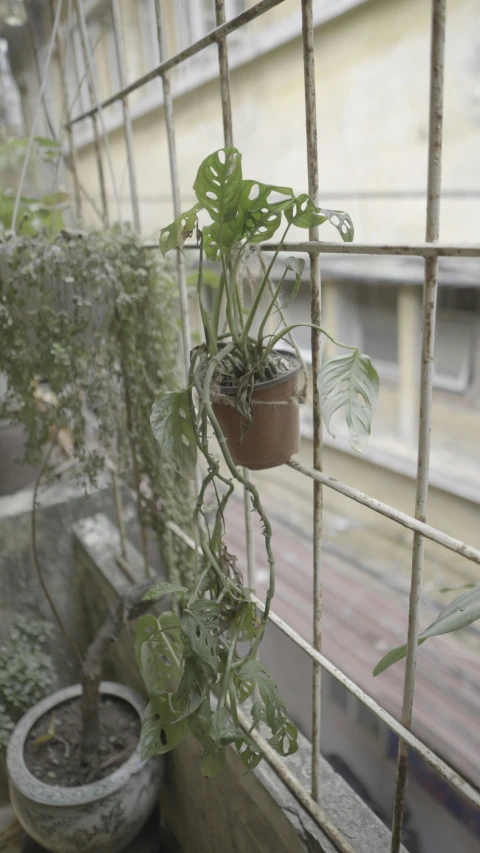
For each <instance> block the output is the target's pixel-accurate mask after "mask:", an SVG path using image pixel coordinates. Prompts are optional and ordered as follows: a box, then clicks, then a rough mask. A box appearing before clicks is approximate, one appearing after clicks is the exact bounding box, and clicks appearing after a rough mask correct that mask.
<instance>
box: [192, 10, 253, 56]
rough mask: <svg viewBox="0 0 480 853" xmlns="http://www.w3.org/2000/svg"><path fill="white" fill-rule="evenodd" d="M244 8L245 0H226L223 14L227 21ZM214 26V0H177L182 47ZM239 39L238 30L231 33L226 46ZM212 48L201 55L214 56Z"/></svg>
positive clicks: (235, 43)
mask: <svg viewBox="0 0 480 853" xmlns="http://www.w3.org/2000/svg"><path fill="white" fill-rule="evenodd" d="M245 8H246V0H226V2H225V15H226V19H227V21H228V20H230V19H231V18H234V17H236V15H239V14H240V13H241V12H243V11H244V10H245ZM215 26H216V19H215V0H178V6H177V27H178V32H179V35H180V38H179V41H180V44H181V46H182V47H185V46H186V45H188V44H192V43H193V42H195V41H198V39H201V38H202V36H204V35H206V34H207V33H209V32H210V31H211V30H213V29H215ZM243 37H244V33H243ZM241 39H242V33H241V32H240V31H238V32H235V33H232V34H231V35H230V36H229V39H228V46H229V47H230V48H235V46H236V45H238V44H239V42H240V41H241ZM212 48H213V50H212ZM212 48H207V49H206V50H205V51H204V54H202V56H204V57H206V58H209V57H213V56H216V49H215V45H212Z"/></svg>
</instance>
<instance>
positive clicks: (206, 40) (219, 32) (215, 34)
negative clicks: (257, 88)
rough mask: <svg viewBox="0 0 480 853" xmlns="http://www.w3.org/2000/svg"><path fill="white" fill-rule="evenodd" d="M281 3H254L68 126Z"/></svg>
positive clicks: (271, 0)
mask: <svg viewBox="0 0 480 853" xmlns="http://www.w3.org/2000/svg"><path fill="white" fill-rule="evenodd" d="M155 2H157V0H155ZM283 2H284V0H260V2H259V3H256V4H255V5H254V6H252V7H251V8H250V9H247V10H246V11H245V12H242V13H241V14H240V15H237V16H236V17H235V18H232V19H231V20H230V21H227V22H226V23H225V24H222V25H221V26H220V27H216V28H215V29H214V30H212V31H211V32H210V33H208V35H206V36H204V37H203V38H201V39H199V40H198V41H196V42H194V43H193V44H191V45H189V47H186V48H185V50H181V51H179V53H176V54H175V55H174V56H171V57H170V58H169V59H165V60H163V61H161V62H160V65H157V66H156V68H153V69H152V70H151V71H149V72H148V74H144V75H143V77H138V79H137V80H134V81H133V83H130V84H129V85H128V86H125V87H124V88H123V89H120V91H118V92H116V93H115V94H114V95H111V96H110V97H109V98H106V99H105V100H104V101H102V103H101V104H99V106H98V107H97V106H94V107H92V108H91V109H89V110H86V111H85V112H84V113H81V114H80V115H78V116H75V118H73V119H71V121H70V124H76V123H77V122H79V121H83V119H85V118H89V117H91V116H93V115H95V113H96V112H97V111H98V109H99V108H100V109H104V108H105V107H109V106H110V104H115V103H116V101H121V100H122V98H124V97H125V95H130V94H131V92H135V91H136V90H137V89H140V88H141V87H142V86H145V84H146V83H149V82H150V80H154V79H155V77H161V76H162V75H163V74H165V72H166V71H170V70H171V69H172V68H175V66H176V65H180V63H181V62H185V60H186V59H190V57H191V56H195V54H197V53H200V51H201V50H203V49H204V48H206V47H208V46H209V45H210V44H215V42H218V41H219V39H222V38H224V37H225V36H227V35H228V34H229V33H233V32H235V30H238V29H239V28H240V27H243V26H245V24H248V23H249V22H250V21H253V20H255V18H258V17H259V16H260V15H263V14H264V13H265V12H268V11H269V9H273V7H274V6H279V5H280V3H283Z"/></svg>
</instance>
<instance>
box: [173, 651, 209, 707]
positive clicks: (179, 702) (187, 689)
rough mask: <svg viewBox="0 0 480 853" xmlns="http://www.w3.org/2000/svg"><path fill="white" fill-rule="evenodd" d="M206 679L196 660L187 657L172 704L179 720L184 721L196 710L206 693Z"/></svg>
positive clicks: (207, 684) (207, 685)
mask: <svg viewBox="0 0 480 853" xmlns="http://www.w3.org/2000/svg"><path fill="white" fill-rule="evenodd" d="M208 687H209V683H208V679H207V677H206V675H205V672H204V671H203V669H202V668H201V667H200V666H199V665H198V662H197V660H196V658H194V657H192V656H191V655H187V657H186V658H185V666H184V668H183V675H182V678H181V681H180V684H179V685H178V690H177V692H176V693H175V696H173V699H172V702H173V705H174V707H175V709H176V710H177V711H178V713H179V717H178V719H179V720H184V719H185V718H186V717H189V716H190V714H193V713H194V712H195V711H197V710H198V708H199V707H200V705H201V704H202V702H203V701H204V700H205V697H206V695H207V692H208Z"/></svg>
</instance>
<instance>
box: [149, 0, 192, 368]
mask: <svg viewBox="0 0 480 853" xmlns="http://www.w3.org/2000/svg"><path fill="white" fill-rule="evenodd" d="M155 12H156V17H157V33H158V50H159V53H160V62H163V61H164V60H165V59H166V58H167V49H166V43H165V24H164V20H163V9H162V2H161V0H155ZM162 83H163V108H164V110H165V125H166V129H167V141H168V157H169V161H170V180H171V184H172V196H173V212H174V216H175V219H177V217H178V216H180V214H181V212H182V211H181V206H180V181H179V178H178V163H177V147H176V144H175V120H174V115H173V99H172V92H171V89H170V77H169V73H168V72H164V73H163V74H162ZM177 275H178V285H179V290H180V314H181V320H182V343H183V360H184V367H185V379H186V380H187V378H188V371H189V367H190V316H189V313H188V295H187V276H186V273H185V260H184V257H183V254H182V252H181V251H180V249H177Z"/></svg>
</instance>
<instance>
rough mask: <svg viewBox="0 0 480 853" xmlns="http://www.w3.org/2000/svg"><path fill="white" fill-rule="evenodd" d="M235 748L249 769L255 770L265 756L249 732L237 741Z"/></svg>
mask: <svg viewBox="0 0 480 853" xmlns="http://www.w3.org/2000/svg"><path fill="white" fill-rule="evenodd" d="M235 748H236V750H237V752H238V754H239V756H240V758H241V760H242V762H243V764H244V765H245V767H246V768H247V770H254V769H255V767H257V765H258V764H260V762H261V760H262V758H263V752H262V750H261V749H260V747H259V746H257V744H256V743H255V741H254V740H253V739H252V738H251V737H250V736H249V735H247V734H245V735H244V736H243V737H242V739H241V740H239V741H237V742H236V743H235Z"/></svg>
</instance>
